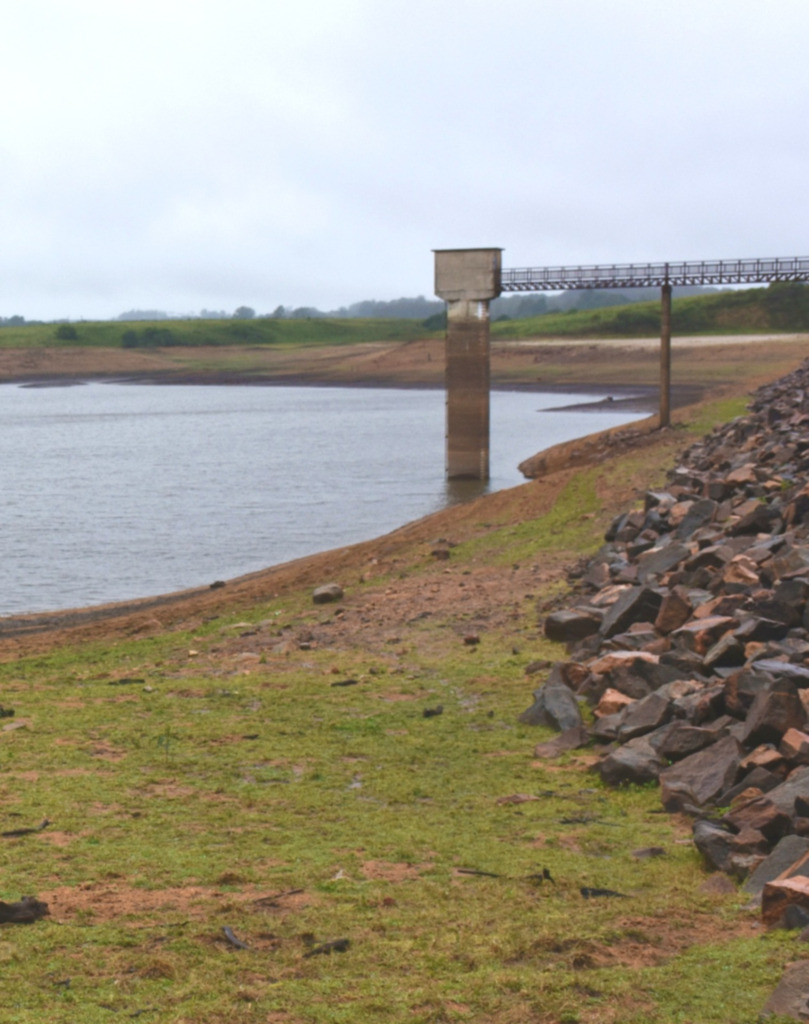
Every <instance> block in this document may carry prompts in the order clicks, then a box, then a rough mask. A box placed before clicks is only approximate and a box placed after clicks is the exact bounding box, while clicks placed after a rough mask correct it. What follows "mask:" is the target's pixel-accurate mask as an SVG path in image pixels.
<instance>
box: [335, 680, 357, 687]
mask: <svg viewBox="0 0 809 1024" xmlns="http://www.w3.org/2000/svg"><path fill="white" fill-rule="evenodd" d="M358 683H359V679H340V680H338V682H336V683H332V684H331V685H332V686H356V685H357V684H358Z"/></svg>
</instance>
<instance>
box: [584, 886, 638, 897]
mask: <svg viewBox="0 0 809 1024" xmlns="http://www.w3.org/2000/svg"><path fill="white" fill-rule="evenodd" d="M579 892H580V893H581V894H582V896H583V897H584V898H585V899H586V900H590V899H593V898H594V897H596V896H617V897H618V898H619V899H622V900H627V899H629V897H628V896H627V894H626V893H625V892H616V891H615V890H614V889H593V888H591V887H590V886H588V885H585V886H583V887H582V888H581V889H580V890H579Z"/></svg>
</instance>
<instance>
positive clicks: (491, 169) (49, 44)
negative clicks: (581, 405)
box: [0, 0, 809, 319]
mask: <svg viewBox="0 0 809 1024" xmlns="http://www.w3.org/2000/svg"><path fill="white" fill-rule="evenodd" d="M0 24H2V36H3V42H2V49H3V57H2V62H0V96H2V100H0V316H11V315H13V314H20V315H22V316H25V317H26V318H27V319H35V318H44V319H53V318H57V317H70V318H81V317H87V318H108V317H113V316H116V315H117V314H118V313H120V312H122V311H123V310H126V309H131V308H149V309H164V310H167V311H171V312H174V313H196V312H198V311H199V310H200V309H202V308H208V309H225V310H227V311H229V312H232V310H233V309H234V308H235V307H236V306H239V305H242V304H246V305H250V306H253V307H254V308H255V309H256V310H257V311H258V312H259V313H262V312H269V311H271V310H272V309H274V308H275V307H276V306H277V305H279V304H283V305H286V306H304V305H312V306H318V307H319V308H321V309H324V310H327V309H333V308H336V307H338V306H340V305H347V304H349V303H351V302H353V301H357V300H359V299H391V298H396V297H399V296H402V295H408V296H410V295H418V294H424V295H428V296H431V295H432V286H433V264H432V253H431V250H432V249H434V248H464V247H474V246H501V247H502V248H503V249H504V250H505V252H504V254H503V265H504V266H505V267H518V266H543V265H553V264H566V263H580V262H613V261H622V262H630V261H635V260H637V261H640V260H657V259H672V260H674V259H701V258H716V257H729V258H732V257H749V256H798V255H809V237H808V235H809V232H808V231H807V228H809V209H807V200H806V186H807V181H808V180H809V174H808V173H807V171H808V170H809V167H808V166H807V164H808V161H807V157H808V156H809V131H807V121H808V118H807V113H808V111H807V107H808V106H809V0H676V2H675V0H507V2H502V0H498V2H495V0H296V2H290V0H193V2H192V0H187V2H186V0H25V3H22V2H20V3H14V4H8V5H6V7H5V8H4V12H3V17H2V22H0Z"/></svg>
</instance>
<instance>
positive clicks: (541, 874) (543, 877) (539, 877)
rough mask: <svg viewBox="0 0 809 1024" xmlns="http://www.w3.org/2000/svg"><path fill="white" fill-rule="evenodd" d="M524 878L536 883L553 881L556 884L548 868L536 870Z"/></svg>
mask: <svg viewBox="0 0 809 1024" xmlns="http://www.w3.org/2000/svg"><path fill="white" fill-rule="evenodd" d="M526 880H527V881H529V882H536V883H537V885H542V883H543V882H553V884H554V885H556V879H555V878H553V877H552V876H551V873H550V871H549V870H548V868H543V869H542V871H538V872H537V873H536V874H535V875H528V876H527V879H526Z"/></svg>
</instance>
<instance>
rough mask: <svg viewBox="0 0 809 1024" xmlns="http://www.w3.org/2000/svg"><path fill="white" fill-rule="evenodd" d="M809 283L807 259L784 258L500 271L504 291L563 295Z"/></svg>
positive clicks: (615, 264) (804, 257) (525, 268)
mask: <svg viewBox="0 0 809 1024" xmlns="http://www.w3.org/2000/svg"><path fill="white" fill-rule="evenodd" d="M772 281H809V256H791V257H788V258H786V259H783V258H776V259H764V260H761V259H756V260H694V261H689V262H679V263H613V264H604V265H598V264H593V265H590V266H579V267H519V268H516V269H513V270H506V269H504V270H502V271H501V277H500V289H501V291H503V292H560V291H566V290H569V289H574V288H575V289H580V288H662V287H665V286H666V285H670V286H672V287H675V288H677V287H681V286H682V285H722V284H760V283H769V282H772Z"/></svg>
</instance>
